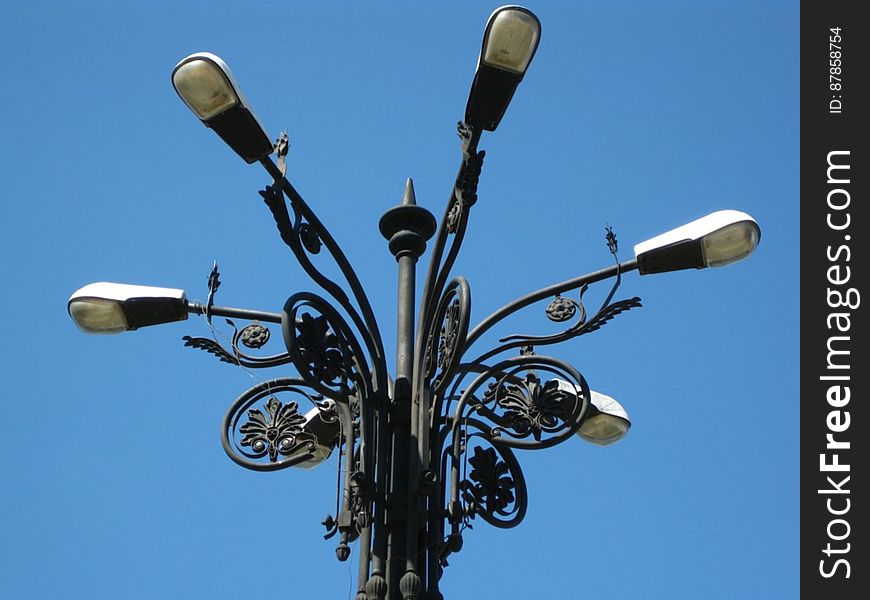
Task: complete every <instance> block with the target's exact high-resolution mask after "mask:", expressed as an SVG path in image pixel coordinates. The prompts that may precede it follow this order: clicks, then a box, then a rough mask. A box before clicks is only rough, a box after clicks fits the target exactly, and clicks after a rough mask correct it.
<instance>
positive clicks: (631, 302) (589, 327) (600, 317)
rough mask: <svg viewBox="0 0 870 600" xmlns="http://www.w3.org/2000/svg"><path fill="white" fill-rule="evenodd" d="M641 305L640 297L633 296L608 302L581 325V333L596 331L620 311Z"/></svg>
mask: <svg viewBox="0 0 870 600" xmlns="http://www.w3.org/2000/svg"><path fill="white" fill-rule="evenodd" d="M640 306H643V305H642V304H641V303H640V298H638V297H637V296H635V297H634V298H629V299H628V300H618V301H617V302H614V303H613V304H609V305H608V306H606V307H604V308H603V309H601V310H600V311H598V313H597V314H596V315H595V316H593V317H592V318H591V319H590V320H589V322H588V323H586V325H585V326H584V327H583V333H590V332H592V331H596V330H598V329H601V328H602V327H604V325H605V324H606V323H607V322H608V321H610V320H611V319H613V317H615V316H616V315H618V314H620V313H624V312H625V311H628V310H631V309H632V308H638V307H640Z"/></svg>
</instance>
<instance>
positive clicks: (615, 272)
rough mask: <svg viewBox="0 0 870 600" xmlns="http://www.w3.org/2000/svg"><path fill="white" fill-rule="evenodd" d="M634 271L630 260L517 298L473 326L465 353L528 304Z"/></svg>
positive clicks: (633, 262) (633, 263)
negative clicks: (500, 323)
mask: <svg viewBox="0 0 870 600" xmlns="http://www.w3.org/2000/svg"><path fill="white" fill-rule="evenodd" d="M635 269H637V261H636V260H635V259H632V260H628V261H625V262H622V263H617V264H615V265H613V266H611V267H607V268H604V269H600V270H598V271H593V272H592V273H587V274H586V275H581V276H580V277H575V278H573V279H568V280H565V281H562V282H561V283H556V284H553V285H550V286H548V287H545V288H541V289H539V290H537V291H534V292H531V293H529V294H526V295H525V296H523V297H521V298H517V299H516V300H514V301H513V302H510V303H509V304H505V305H504V306H502V307H501V308H500V309H498V310H496V311H495V312H493V313H492V314H490V315H489V316H488V317H486V318H485V319H484V320H483V321H481V322H480V323H478V324H477V326H475V327H474V329H472V330H471V333H469V334H468V337H467V338H466V340H465V344H464V348H465V350H466V351H467V350H468V348H470V347H471V345H472V344H474V343H475V342H476V341H477V340H478V339H480V337H481V336H482V335H483V334H484V333H486V332H487V331H489V330H490V329H491V328H492V327H493V326H494V325H496V324H497V323H499V322H500V321H503V320H504V319H506V318H507V317H509V316H510V315H512V314H514V313H515V312H517V311H518V310H520V309H523V308H525V307H527V306H529V305H530V304H534V303H535V302H538V301H540V300H543V299H545V298H548V297H550V296H558V295H560V294H562V293H563V292H569V291H571V290H576V289H579V288H582V287H583V286H585V285H589V284H590V283H596V282H598V281H603V280H605V279H609V278H611V277H616V276H620V274H621V273H626V272H629V271H633V270H635Z"/></svg>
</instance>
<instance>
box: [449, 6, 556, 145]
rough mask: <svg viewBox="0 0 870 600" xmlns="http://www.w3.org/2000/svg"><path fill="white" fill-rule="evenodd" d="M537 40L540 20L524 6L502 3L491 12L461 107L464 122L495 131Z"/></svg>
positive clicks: (539, 37)
mask: <svg viewBox="0 0 870 600" xmlns="http://www.w3.org/2000/svg"><path fill="white" fill-rule="evenodd" d="M540 40H541V22H540V21H539V20H538V17H536V16H535V15H534V13H532V12H531V11H530V10H528V9H527V8H523V7H521V6H502V7H501V8H497V9H496V10H495V12H493V13H492V15H491V16H490V17H489V21H488V22H487V24H486V31H485V32H484V35H483V46H482V48H481V50H480V57H479V58H478V61H477V72H476V73H475V74H474V82H473V83H472V84H471V91H470V92H469V95H468V104H467V105H466V107H465V123H466V124H468V125H470V126H472V127H476V128H480V129H485V130H487V131H495V129H496V127H498V124H499V122H500V121H501V118H502V117H503V116H504V113H505V111H506V110H507V107H508V104H510V101H511V98H513V95H514V92H515V91H516V88H517V85H519V83H520V81H522V79H523V76H524V75H525V74H526V69H528V67H529V63H531V61H532V58H533V57H534V55H535V51H536V50H537V49H538V43H539V42H540Z"/></svg>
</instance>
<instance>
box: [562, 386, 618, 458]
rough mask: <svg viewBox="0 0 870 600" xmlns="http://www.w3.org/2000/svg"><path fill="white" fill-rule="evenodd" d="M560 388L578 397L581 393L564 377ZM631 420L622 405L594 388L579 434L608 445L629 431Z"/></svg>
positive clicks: (596, 442)
mask: <svg viewBox="0 0 870 600" xmlns="http://www.w3.org/2000/svg"><path fill="white" fill-rule="evenodd" d="M556 383H557V384H558V386H559V389H560V390H562V391H563V392H567V393H568V394H569V395H570V396H571V397H573V398H574V399H577V398H578V397H579V395H580V393H581V390H580V388H579V387H578V386H575V385H573V384H571V383H569V382H567V381H565V380H564V379H557V380H556ZM630 427H631V420H630V419H629V418H628V412H626V410H625V409H624V408H623V407H622V405H621V404H620V403H619V402H617V401H616V400H614V399H613V398H611V397H610V396H605V395H604V394H600V393H598V392H596V391H594V390H590V398H589V406H588V408H587V412H586V417H585V418H584V419H583V424H582V425H580V429H578V430H577V435H578V436H580V437H581V438H583V439H584V440H586V441H587V442H591V443H593V444H595V445H597V446H607V445H609V444H612V443H613V442H618V441H619V440H621V439H622V438H624V437H625V435H626V434H627V433H628V429H629V428H630Z"/></svg>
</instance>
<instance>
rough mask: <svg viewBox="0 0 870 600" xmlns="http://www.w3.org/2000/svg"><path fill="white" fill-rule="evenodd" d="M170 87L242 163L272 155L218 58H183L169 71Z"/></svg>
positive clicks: (197, 55) (200, 54)
mask: <svg viewBox="0 0 870 600" xmlns="http://www.w3.org/2000/svg"><path fill="white" fill-rule="evenodd" d="M172 85H173V87H174V88H175V91H176V92H178V95H179V96H180V97H181V99H182V100H184V103H185V104H187V106H188V108H190V110H191V111H193V114H195V115H196V116H197V118H198V119H199V120H200V121H202V122H203V123H204V124H205V126H206V127H209V128H211V129H214V131H215V133H217V134H218V135H219V136H220V137H221V138H222V139H223V140H224V141H225V142H226V143H227V144H228V145H229V146H230V148H232V149H233V150H235V151H236V153H237V154H238V155H239V156H241V157H242V158H243V159H244V160H245V162H247V163H253V162H256V161H258V160H261V159H263V158H265V157H267V156H268V155H269V154H271V153H272V148H273V145H272V143H271V142H270V141H269V136H267V135H266V132H265V131H264V130H263V126H262V125H260V122H259V121H258V120H257V117H256V116H255V115H254V112H253V110H251V107H250V106H249V105H248V102H247V100H246V99H245V96H244V94H242V91H241V88H240V87H239V85H238V84H237V83H236V80H235V78H234V77H233V74H232V72H231V71H230V68H229V67H228V66H227V65H226V63H225V62H224V61H223V60H221V59H220V57H218V56H215V55H214V54H211V53H210V52H197V53H195V54H191V55H190V56H188V57H186V58H183V59H182V60H181V61H180V62H179V63H178V64H177V65H175V68H174V69H173V70H172Z"/></svg>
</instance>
